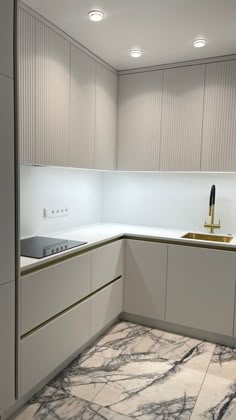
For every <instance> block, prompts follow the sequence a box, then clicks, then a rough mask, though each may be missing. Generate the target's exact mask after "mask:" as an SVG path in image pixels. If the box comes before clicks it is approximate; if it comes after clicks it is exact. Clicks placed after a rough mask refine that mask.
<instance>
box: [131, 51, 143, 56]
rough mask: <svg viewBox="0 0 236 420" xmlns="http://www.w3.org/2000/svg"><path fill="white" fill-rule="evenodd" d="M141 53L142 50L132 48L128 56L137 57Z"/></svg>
mask: <svg viewBox="0 0 236 420" xmlns="http://www.w3.org/2000/svg"><path fill="white" fill-rule="evenodd" d="M141 55H142V51H141V50H132V51H130V56H131V57H132V58H139V57H141Z"/></svg>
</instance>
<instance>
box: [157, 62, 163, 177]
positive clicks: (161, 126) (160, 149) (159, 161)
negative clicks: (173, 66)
mask: <svg viewBox="0 0 236 420" xmlns="http://www.w3.org/2000/svg"><path fill="white" fill-rule="evenodd" d="M161 71H162V88H161V119H160V147H159V159H158V163H159V168H158V170H159V171H161V151H162V133H163V104H164V71H163V70H161Z"/></svg>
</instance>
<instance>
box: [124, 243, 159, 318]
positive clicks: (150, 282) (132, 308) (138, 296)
mask: <svg viewBox="0 0 236 420" xmlns="http://www.w3.org/2000/svg"><path fill="white" fill-rule="evenodd" d="M166 269H167V245H166V244H159V243H156V242H148V241H139V240H133V239H129V240H127V241H126V263H125V305H124V306H125V309H124V310H125V312H128V313H131V314H135V315H141V316H144V317H148V318H152V319H159V320H164V318H165V300H166Z"/></svg>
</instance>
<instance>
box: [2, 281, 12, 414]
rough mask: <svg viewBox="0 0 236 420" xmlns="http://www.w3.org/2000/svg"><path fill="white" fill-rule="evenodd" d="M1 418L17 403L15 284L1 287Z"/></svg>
mask: <svg viewBox="0 0 236 420" xmlns="http://www.w3.org/2000/svg"><path fill="white" fill-rule="evenodd" d="M0 334H1V336H0V372H1V374H0V417H1V414H2V413H3V412H4V411H6V410H7V409H8V408H10V406H11V405H13V403H14V401H15V282H13V281H12V282H10V283H6V284H4V285H1V286H0Z"/></svg>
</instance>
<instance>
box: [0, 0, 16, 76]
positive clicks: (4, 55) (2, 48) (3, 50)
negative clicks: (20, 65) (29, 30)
mask: <svg viewBox="0 0 236 420" xmlns="http://www.w3.org/2000/svg"><path fill="white" fill-rule="evenodd" d="M14 3H15V1H14V0H1V2H0V57H1V59H0V74H4V75H5V76H8V77H11V78H13V33H14V31H13V21H14Z"/></svg>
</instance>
